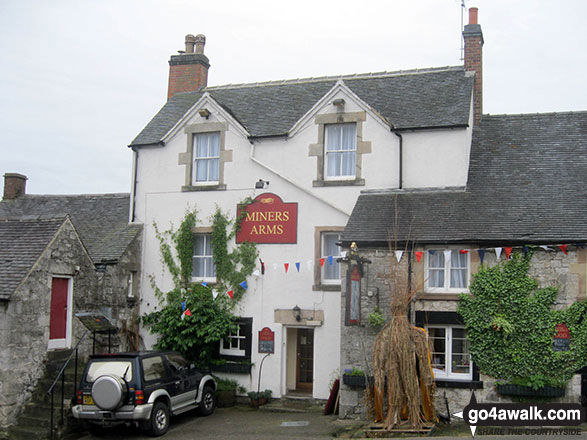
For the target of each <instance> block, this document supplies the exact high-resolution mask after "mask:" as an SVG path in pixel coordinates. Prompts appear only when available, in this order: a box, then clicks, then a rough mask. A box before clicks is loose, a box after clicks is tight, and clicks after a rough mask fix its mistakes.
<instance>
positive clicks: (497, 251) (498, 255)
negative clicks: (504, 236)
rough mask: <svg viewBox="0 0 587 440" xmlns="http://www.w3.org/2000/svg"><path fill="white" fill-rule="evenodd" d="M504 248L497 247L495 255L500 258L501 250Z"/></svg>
mask: <svg viewBox="0 0 587 440" xmlns="http://www.w3.org/2000/svg"><path fill="white" fill-rule="evenodd" d="M502 250H503V248H495V255H497V259H498V260H499V258H500V257H501V251H502Z"/></svg>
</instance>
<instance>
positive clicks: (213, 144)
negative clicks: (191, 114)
mask: <svg viewBox="0 0 587 440" xmlns="http://www.w3.org/2000/svg"><path fill="white" fill-rule="evenodd" d="M193 170H194V176H193V178H194V181H193V184H194V185H198V184H202V183H206V184H209V183H217V182H218V180H219V171H220V133H219V132H215V133H198V134H196V135H194V168H193Z"/></svg>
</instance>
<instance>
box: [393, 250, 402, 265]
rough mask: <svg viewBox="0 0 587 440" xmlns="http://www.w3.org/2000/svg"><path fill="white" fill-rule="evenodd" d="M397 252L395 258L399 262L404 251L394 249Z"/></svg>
mask: <svg viewBox="0 0 587 440" xmlns="http://www.w3.org/2000/svg"><path fill="white" fill-rule="evenodd" d="M394 252H395V258H396V260H397V262H398V263H399V262H400V260H401V259H402V255H403V254H404V251H394Z"/></svg>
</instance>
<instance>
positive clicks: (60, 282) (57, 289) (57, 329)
mask: <svg viewBox="0 0 587 440" xmlns="http://www.w3.org/2000/svg"><path fill="white" fill-rule="evenodd" d="M70 282H71V279H70V278H52V280H51V316H50V318H49V348H50V349H54V348H67V347H69V345H70V343H71V341H70V339H71V334H70V333H71V332H70V326H71V324H70V323H71V320H70V314H71V310H70V308H71V295H70Z"/></svg>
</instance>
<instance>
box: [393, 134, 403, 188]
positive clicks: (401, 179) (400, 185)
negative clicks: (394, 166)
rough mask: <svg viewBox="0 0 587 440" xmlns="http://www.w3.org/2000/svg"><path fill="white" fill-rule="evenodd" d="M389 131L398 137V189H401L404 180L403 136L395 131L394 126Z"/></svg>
mask: <svg viewBox="0 0 587 440" xmlns="http://www.w3.org/2000/svg"><path fill="white" fill-rule="evenodd" d="M391 132H392V133H393V134H395V135H396V136H397V137H398V138H399V164H398V168H399V185H398V188H399V189H403V181H404V177H403V174H404V138H403V137H402V135H401V134H400V133H399V131H397V130H396V129H395V128H393V127H391Z"/></svg>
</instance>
